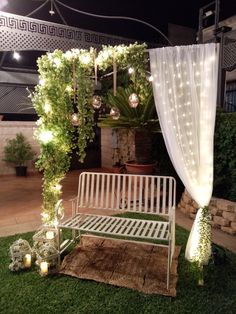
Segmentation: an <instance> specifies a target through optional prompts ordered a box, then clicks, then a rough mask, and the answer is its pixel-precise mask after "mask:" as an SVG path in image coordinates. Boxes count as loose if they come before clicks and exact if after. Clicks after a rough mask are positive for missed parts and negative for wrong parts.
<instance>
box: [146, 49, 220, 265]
mask: <svg viewBox="0 0 236 314" xmlns="http://www.w3.org/2000/svg"><path fill="white" fill-rule="evenodd" d="M149 55H150V65H151V74H152V76H153V92H154V98H155V104H156V109H157V112H158V116H159V120H160V125H161V129H162V132H163V136H164V140H165V144H166V147H167V150H168V153H169V156H170V158H171V160H172V163H173V165H174V167H175V169H176V171H177V173H178V175H179V177H180V178H181V180H182V182H183V183H184V185H185V187H186V189H187V190H188V192H189V193H190V194H191V196H192V198H193V199H194V200H195V201H196V202H197V203H198V205H199V207H200V208H201V209H200V210H199V211H198V216H201V214H202V210H203V208H204V207H205V206H207V205H208V204H209V201H210V198H211V195H212V183H213V136H214V126H215V113H216V95H217V71H218V46H217V44H212V43H211V44H203V45H192V46H177V47H165V48H157V49H150V50H149ZM196 219H200V218H199V217H197V218H196ZM195 221H196V220H195ZM195 228H196V223H195V226H193V228H192V231H191V234H190V237H189V240H188V245H187V249H186V258H187V259H189V260H193V259H194V256H195V257H196V249H197V246H198V245H199V243H197V241H196V238H195V235H196V230H193V229H195ZM209 250H210V247H209ZM208 254H210V251H209V252H208Z"/></svg>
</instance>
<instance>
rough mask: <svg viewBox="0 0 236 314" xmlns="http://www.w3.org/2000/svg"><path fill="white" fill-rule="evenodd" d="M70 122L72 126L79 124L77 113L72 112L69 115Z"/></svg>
mask: <svg viewBox="0 0 236 314" xmlns="http://www.w3.org/2000/svg"><path fill="white" fill-rule="evenodd" d="M71 122H72V124H73V125H74V126H78V125H79V124H80V120H79V116H78V114H77V113H73V114H72V116H71Z"/></svg>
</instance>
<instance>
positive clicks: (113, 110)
mask: <svg viewBox="0 0 236 314" xmlns="http://www.w3.org/2000/svg"><path fill="white" fill-rule="evenodd" d="M110 116H111V117H112V119H114V120H118V119H119V118H120V110H119V109H118V108H116V107H112V108H111V111H110Z"/></svg>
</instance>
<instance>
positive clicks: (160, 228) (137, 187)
mask: <svg viewBox="0 0 236 314" xmlns="http://www.w3.org/2000/svg"><path fill="white" fill-rule="evenodd" d="M175 191H176V182H175V179H174V178H172V177H161V176H152V175H130V174H115V173H94V172H83V173H81V174H80V176H79V186H78V195H77V197H76V198H74V199H73V200H72V217H71V218H69V219H67V220H65V221H64V222H62V223H60V224H59V229H63V228H65V229H71V230H74V232H72V233H73V240H75V238H77V235H76V231H77V232H79V235H80V232H92V233H97V234H102V235H104V236H105V235H111V236H114V235H115V236H123V237H126V238H127V237H129V238H139V239H145V240H159V241H165V243H164V244H161V245H164V246H167V247H168V264H167V289H168V288H169V278H170V267H171V262H172V257H173V254H174V249H175V196H176V192H175ZM81 208H88V209H102V210H104V209H106V210H113V211H114V210H116V211H120V212H126V211H128V212H138V213H145V214H155V215H157V220H144V219H134V218H123V217H115V216H106V215H97V214H84V213H81V212H80V209H81ZM159 217H163V218H164V220H163V221H162V219H159ZM58 234H59V235H60V232H59V233H58ZM59 243H60V242H59ZM68 245H69V244H66V241H65V244H64V245H62V246H61V248H60V252H63V250H64V249H65V248H66V247H68ZM158 245H160V244H158Z"/></svg>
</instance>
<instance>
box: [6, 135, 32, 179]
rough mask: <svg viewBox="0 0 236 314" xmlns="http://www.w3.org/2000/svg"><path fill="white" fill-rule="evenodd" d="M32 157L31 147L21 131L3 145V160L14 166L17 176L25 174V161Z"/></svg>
mask: <svg viewBox="0 0 236 314" xmlns="http://www.w3.org/2000/svg"><path fill="white" fill-rule="evenodd" d="M33 157H34V152H33V150H32V147H31V145H30V143H28V142H27V140H26V138H25V137H24V135H23V134H22V133H17V134H16V137H15V138H13V139H11V140H8V141H7V144H6V146H5V147H4V158H3V160H4V161H5V162H7V163H9V164H11V165H13V166H15V169H16V175H17V176H26V175H27V166H26V162H27V161H28V160H32V159H33Z"/></svg>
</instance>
